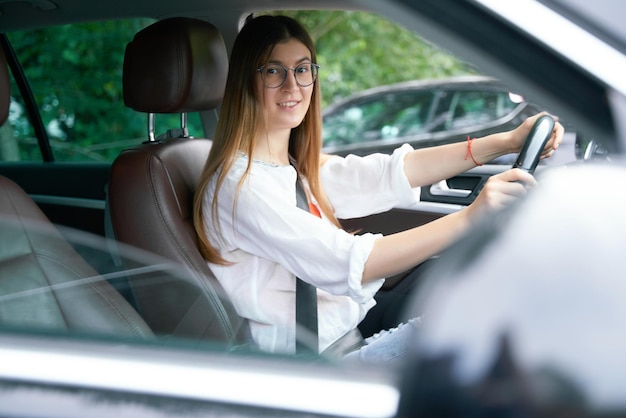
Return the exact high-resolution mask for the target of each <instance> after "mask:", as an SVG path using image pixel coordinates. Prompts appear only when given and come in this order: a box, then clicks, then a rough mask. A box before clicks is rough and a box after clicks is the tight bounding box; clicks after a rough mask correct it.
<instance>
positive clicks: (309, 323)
mask: <svg viewBox="0 0 626 418" xmlns="http://www.w3.org/2000/svg"><path fill="white" fill-rule="evenodd" d="M296 204H297V206H298V207H299V208H300V209H302V210H306V211H307V212H310V210H309V202H308V200H307V198H306V193H305V192H304V188H303V187H302V183H301V182H300V179H299V178H298V180H297V181H296ZM318 341H319V338H318V334H317V289H316V288H315V286H313V285H312V284H309V283H307V282H305V281H304V280H301V279H300V278H298V277H296V353H310V352H311V350H312V347H315V348H314V351H315V353H317V352H318V350H319V348H318V347H319V345H318Z"/></svg>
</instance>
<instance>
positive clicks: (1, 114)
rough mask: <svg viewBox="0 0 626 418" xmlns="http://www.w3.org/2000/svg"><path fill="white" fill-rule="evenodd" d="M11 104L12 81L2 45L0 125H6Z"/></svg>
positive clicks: (0, 58) (0, 62)
mask: <svg viewBox="0 0 626 418" xmlns="http://www.w3.org/2000/svg"><path fill="white" fill-rule="evenodd" d="M10 105H11V83H10V81H9V69H8V68H7V58H6V56H5V55H4V49H3V48H2V47H0V125H4V122H6V121H7V118H8V117H9V106H10Z"/></svg>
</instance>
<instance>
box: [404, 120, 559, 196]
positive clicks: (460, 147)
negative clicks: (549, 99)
mask: <svg viewBox="0 0 626 418" xmlns="http://www.w3.org/2000/svg"><path fill="white" fill-rule="evenodd" d="M543 114H545V112H543V113H540V114H537V115H535V116H532V117H530V118H528V119H526V120H525V121H524V122H523V123H522V124H521V125H520V126H518V127H517V128H515V129H513V130H512V131H508V132H501V133H496V134H492V135H488V136H485V137H482V138H476V139H473V140H472V141H471V156H470V155H468V147H470V143H468V141H463V142H458V143H455V144H448V145H442V146H439V147H431V148H423V149H417V150H415V151H413V152H411V153H409V154H407V156H406V158H405V160H404V172H405V174H406V176H407V178H408V179H409V183H410V184H411V186H412V187H421V186H426V185H429V184H434V183H437V182H439V181H441V180H445V179H448V178H450V177H453V176H455V175H457V174H459V173H463V172H465V171H467V170H469V169H471V168H473V167H475V166H476V164H475V162H474V160H476V162H478V163H479V164H484V163H486V162H488V161H491V160H492V159H494V158H496V157H499V156H501V155H505V154H509V153H514V152H519V151H520V149H521V147H522V146H523V144H524V141H525V140H526V137H527V136H528V133H529V132H530V129H531V128H532V126H533V125H534V123H535V121H536V120H537V118H538V117H539V116H541V115H543ZM562 138H563V126H561V124H560V123H558V122H557V123H556V124H555V126H554V130H553V131H552V137H551V138H550V140H549V141H548V143H547V144H546V147H545V148H544V151H543V153H542V155H541V157H542V158H547V157H549V156H551V155H552V153H553V152H554V151H555V150H556V149H557V148H558V146H559V144H560V143H561V141H562ZM472 157H473V158H472Z"/></svg>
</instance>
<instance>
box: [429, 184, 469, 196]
mask: <svg viewBox="0 0 626 418" xmlns="http://www.w3.org/2000/svg"><path fill="white" fill-rule="evenodd" d="M471 193H472V191H471V190H466V189H451V188H450V186H448V181H447V180H441V181H440V182H439V183H435V184H433V185H432V186H430V194H431V195H433V196H444V197H468V196H469V195H470V194H471Z"/></svg>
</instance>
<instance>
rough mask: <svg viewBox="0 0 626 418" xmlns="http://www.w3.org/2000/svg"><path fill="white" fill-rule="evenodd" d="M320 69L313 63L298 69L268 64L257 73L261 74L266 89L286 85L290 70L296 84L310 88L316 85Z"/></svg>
mask: <svg viewBox="0 0 626 418" xmlns="http://www.w3.org/2000/svg"><path fill="white" fill-rule="evenodd" d="M319 68H320V66H319V65H317V64H312V63H306V64H300V65H298V66H297V67H296V68H287V67H284V66H282V65H279V64H267V65H264V66H262V67H261V68H259V69H258V70H257V71H258V72H259V73H260V74H261V79H263V83H264V84H265V87H269V88H271V89H275V88H278V87H280V86H282V85H283V84H285V80H287V73H288V72H289V70H292V71H293V75H294V77H295V78H296V83H298V85H299V86H300V87H307V86H310V85H311V84H313V83H315V80H316V79H317V72H318V70H319Z"/></svg>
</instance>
